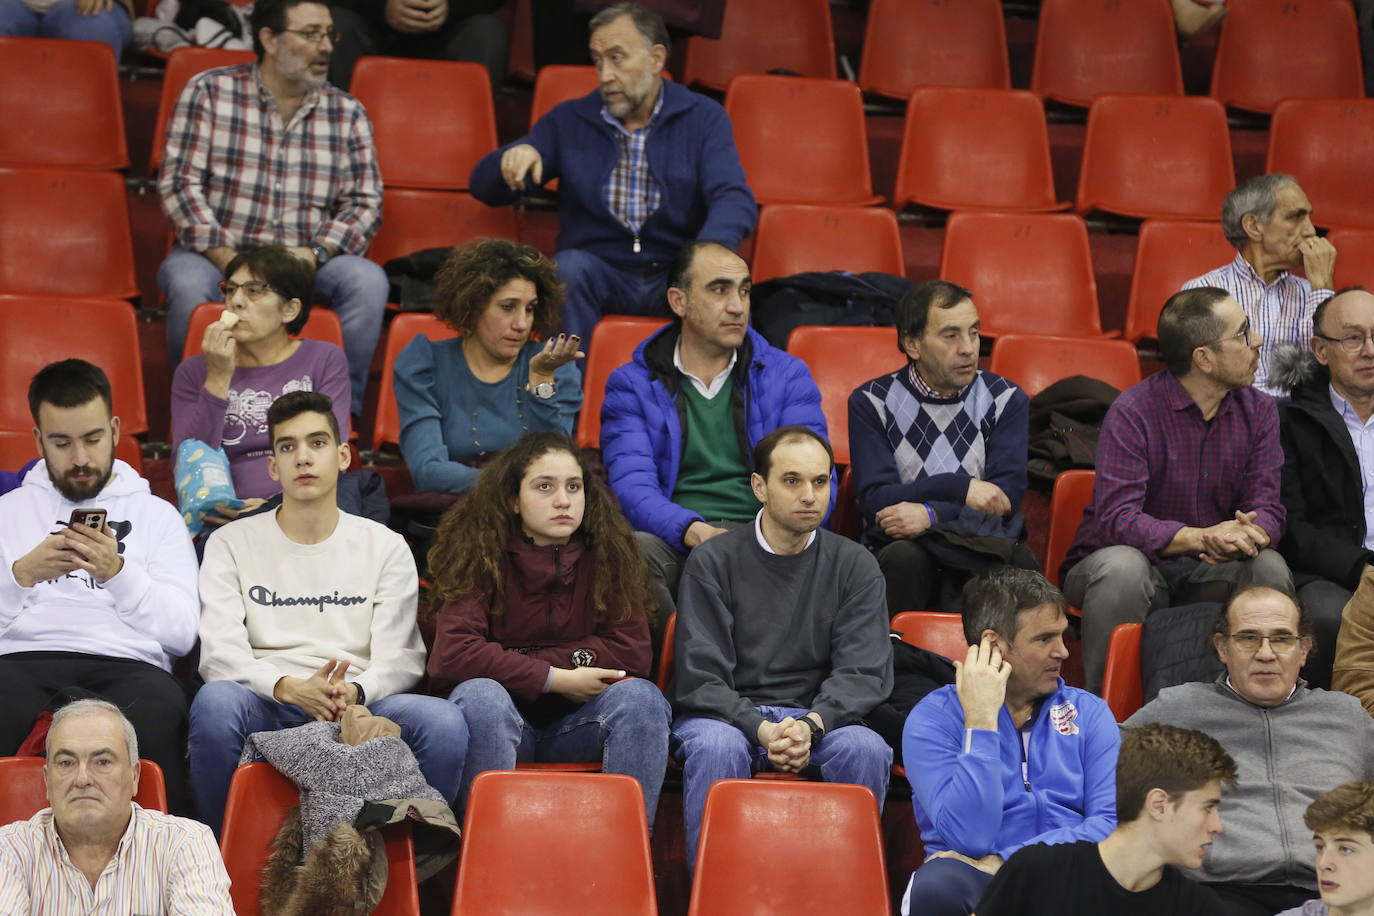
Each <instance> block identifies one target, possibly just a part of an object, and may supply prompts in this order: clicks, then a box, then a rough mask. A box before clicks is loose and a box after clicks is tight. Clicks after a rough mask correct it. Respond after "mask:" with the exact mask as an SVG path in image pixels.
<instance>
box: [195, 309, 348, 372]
mask: <svg viewBox="0 0 1374 916" xmlns="http://www.w3.org/2000/svg"><path fill="white" fill-rule="evenodd" d="M223 312H224V303H223V302H202V303H201V304H200V305H198V306H196V307H195V309H194V310H192V312H191V321H190V323H189V324H188V325H187V326H186V346H185V347H184V348H183V349H182V352H181V358H182V359H190V358H191V357H192V356H195V355H196V354H197V353H199V352H200V345H201V342H202V341H203V340H204V339H205V329H206V328H207V327H209V326H210V325H211V323H213V322H214V321H215V320H216V319H218V318H219V316H220V315H221V314H222V313H223ZM296 336H298V337H303V338H305V339H306V340H319V341H323V342H324V343H332V344H333V345H334V346H336V347H338V348H339V349H340V350H342V349H343V325H342V324H340V323H339V316H338V315H337V314H335V313H334V312H331V311H330V310H329V309H327V308H325V307H324V306H321V305H317V306H314V307H313V308H311V309H310V317H309V318H307V319H305V327H304V328H302V329H301V332H300V334H298V335H296Z"/></svg>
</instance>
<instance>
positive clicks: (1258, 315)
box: [1183, 254, 1331, 397]
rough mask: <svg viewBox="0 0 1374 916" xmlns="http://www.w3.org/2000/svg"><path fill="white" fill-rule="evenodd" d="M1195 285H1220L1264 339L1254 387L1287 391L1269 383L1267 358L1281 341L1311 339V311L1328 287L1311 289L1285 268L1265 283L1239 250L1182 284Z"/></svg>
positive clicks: (1305, 341) (1271, 391)
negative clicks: (1220, 264)
mask: <svg viewBox="0 0 1374 916" xmlns="http://www.w3.org/2000/svg"><path fill="white" fill-rule="evenodd" d="M1199 286H1216V287H1219V288H1221V289H1224V290H1226V291H1227V292H1228V293H1230V294H1231V298H1233V299H1235V300H1236V302H1238V303H1239V304H1240V307H1241V309H1242V310H1244V312H1245V315H1246V317H1248V318H1249V319H1250V327H1252V328H1254V329H1255V330H1256V331H1258V332H1259V334H1260V337H1261V338H1263V341H1264V342H1263V343H1261V344H1260V360H1259V368H1258V369H1256V370H1255V387H1256V388H1258V389H1259V390H1260V391H1263V392H1264V393H1265V394H1269V395H1273V396H1274V397H1283V396H1285V395H1287V393H1288V392H1286V391H1283V390H1282V389H1278V388H1273V387H1271V386H1270V385H1269V361H1270V359H1272V358H1273V355H1274V350H1275V348H1277V347H1280V346H1283V345H1284V344H1290V345H1296V346H1298V347H1302V348H1303V349H1306V348H1307V344H1308V341H1310V340H1311V339H1312V313H1313V312H1315V311H1316V310H1317V306H1318V305H1320V304H1321V303H1322V302H1324V301H1325V300H1326V299H1327V298H1328V297H1329V296H1330V295H1331V290H1329V289H1313V288H1312V284H1310V283H1308V282H1307V281H1306V280H1304V279H1303V278H1302V277H1298V276H1294V275H1293V274H1290V273H1289V272H1288V271H1286V270H1285V271H1282V272H1280V273H1279V275H1278V276H1277V277H1276V278H1274V282H1273V283H1270V284H1268V285H1266V284H1265V282H1264V280H1263V278H1261V277H1260V275H1259V274H1257V273H1255V268H1253V267H1251V266H1250V262H1249V261H1247V260H1245V258H1244V257H1243V256H1242V255H1239V254H1238V255H1236V259H1235V260H1234V261H1232V262H1231V263H1230V264H1227V265H1225V266H1223V267H1218V268H1217V269H1216V270H1212V271H1208V272H1207V273H1205V274H1203V275H1202V276H1200V277H1196V278H1194V279H1192V280H1189V281H1188V282H1187V283H1185V284H1183V288H1184V289H1196V288H1197V287H1199Z"/></svg>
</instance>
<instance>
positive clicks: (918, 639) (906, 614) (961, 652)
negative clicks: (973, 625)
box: [892, 611, 968, 661]
mask: <svg viewBox="0 0 1374 916" xmlns="http://www.w3.org/2000/svg"><path fill="white" fill-rule="evenodd" d="M892 629H894V630H896V631H897V632H898V633H901V634H902V642H905V643H910V644H911V645H913V646H919V647H920V648H922V649H926V650H928V651H930V652H934V653H935V654H936V655H943V656H944V657H945V658H948V659H958V660H959V661H963V660H964V656H965V655H967V654H968V640H967V639H965V638H964V618H963V616H962V615H960V614H950V613H946V612H945V611H903V612H902V613H900V614H897V615H896V616H894V617H893V618H892Z"/></svg>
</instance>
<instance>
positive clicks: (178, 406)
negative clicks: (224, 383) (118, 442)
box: [172, 340, 351, 499]
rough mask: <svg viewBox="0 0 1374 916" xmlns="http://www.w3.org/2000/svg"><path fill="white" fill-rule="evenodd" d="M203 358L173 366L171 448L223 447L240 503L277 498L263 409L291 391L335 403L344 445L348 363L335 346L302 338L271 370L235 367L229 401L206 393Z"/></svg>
mask: <svg viewBox="0 0 1374 916" xmlns="http://www.w3.org/2000/svg"><path fill="white" fill-rule="evenodd" d="M206 375H207V369H206V366H205V357H204V356H203V355H201V354H197V355H195V356H193V357H191V358H190V359H188V360H185V361H184V362H182V364H181V365H180V366H177V371H176V376H175V377H174V378H173V379H172V449H173V450H175V449H176V447H177V446H178V445H180V444H181V443H182V441H183V440H185V439H199V440H201V441H202V442H204V443H206V444H207V445H209V446H210V447H211V448H223V449H224V453H225V454H226V455H228V456H229V469H230V471H231V473H232V474H233V475H234V493H235V495H237V496H238V497H239V498H240V499H247V498H249V497H254V496H256V497H259V498H262V499H265V498H267V497H269V496H274V495H276V494H277V493H278V492H279V491H280V490H281V485H280V484H278V483H277V482H276V481H275V480H273V479H272V478H271V477H269V476H268V474H267V456H268V455H269V454H271V452H272V449H271V443H270V442H268V441H267V408H268V407H271V406H272V402H273V401H275V400H276V399H277V398H279V397H281V396H282V395H284V394H287V393H289V392H292V391H318V392H320V393H321V394H326V395H328V396H329V397H330V398H331V399H332V400H333V401H334V416H335V417H336V418H337V419H338V421H339V432H340V434H341V435H342V436H343V438H344V441H348V413H349V410H350V407H351V395H350V394H349V387H348V360H347V359H346V358H345V357H344V352H343V350H340V349H339V348H338V347H336V346H335V345H334V344H331V343H324V342H322V341H318V340H302V341H301V345H300V347H299V348H297V350H296V352H295V353H293V354H291V355H290V356H288V357H287V358H286V359H284V360H282V361H281V362H279V363H277V364H276V365H273V366H239V367H238V368H236V369H235V370H234V375H233V377H232V378H231V379H230V380H229V398H228V400H225V399H224V398H218V397H215V396H214V395H213V394H211V393H210V392H208V391H206V390H205V377H206Z"/></svg>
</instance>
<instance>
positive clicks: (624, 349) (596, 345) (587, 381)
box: [575, 315, 668, 448]
mask: <svg viewBox="0 0 1374 916" xmlns="http://www.w3.org/2000/svg"><path fill="white" fill-rule="evenodd" d="M667 323H668V322H666V321H664V320H663V319H661V318H640V317H636V316H634V315H607V316H606V317H605V318H602V319H601V320H600V321H598V322H597V323H596V327H595V328H593V329H592V339H591V340H590V341H589V342H588V343H589V346H588V347H584V349H586V350H587V361H586V362H585V363H584V364H583V366H582V409H581V410H580V411H579V412H578V414H577V431H576V433H575V435H576V436H577V444H578V445H580V446H582V447H583V448H600V447H601V402H602V401H603V400H605V398H606V380H607V379H609V378H610V377H611V373H612V372H614V371H615V370H616V369H618V368H620V367H621V366H623V365H625V364H626V363H628V362H629V361H630V357H632V356H633V355H634V352H635V347H638V346H639V345H640V343H642V342H643V341H644V340H645V339H646V338H648V337H649V336H650V335H651V334H653V333H654V332H655V331H657V330H658V329H659V328H661V327H663V326H664V325H666V324H667Z"/></svg>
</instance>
